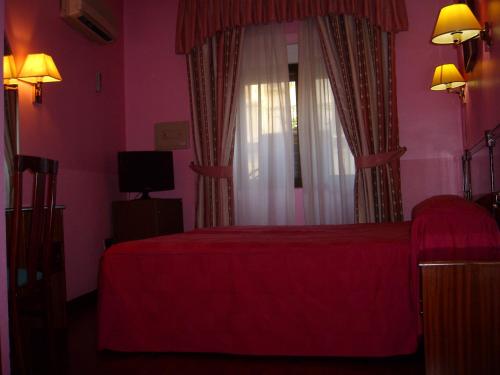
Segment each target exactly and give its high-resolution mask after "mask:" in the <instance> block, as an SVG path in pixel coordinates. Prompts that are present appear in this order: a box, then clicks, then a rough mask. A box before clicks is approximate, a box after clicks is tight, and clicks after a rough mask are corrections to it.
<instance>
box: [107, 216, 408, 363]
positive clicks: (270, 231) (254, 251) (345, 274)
mask: <svg viewBox="0 0 500 375" xmlns="http://www.w3.org/2000/svg"><path fill="white" fill-rule="evenodd" d="M411 259H412V256H411V250H410V224H409V223H400V224H358V225H344V226H317V227H311V226H308V227H250V228H238V227H233V228H223V229H210V230H197V231H193V232H189V233H183V234H178V235H173V236H165V237H157V238H152V239H147V240H142V241H133V242H128V243H121V244H118V245H115V246H113V247H112V248H111V249H109V250H108V251H106V252H105V254H104V256H103V258H102V263H101V273H100V288H99V294H100V306H99V348H100V349H112V350H119V351H162V352H169V351H175V352H223V353H239V354H259V355H319V356H389V355H397V354H405V353H411V352H414V351H415V349H416V346H417V330H418V324H417V323H418V318H417V307H416V301H415V300H414V295H413V293H414V291H412V290H411V284H412V282H411V278H412V277H413V276H414V268H413V267H412V266H411V262H412V260H411ZM412 296H413V297H412Z"/></svg>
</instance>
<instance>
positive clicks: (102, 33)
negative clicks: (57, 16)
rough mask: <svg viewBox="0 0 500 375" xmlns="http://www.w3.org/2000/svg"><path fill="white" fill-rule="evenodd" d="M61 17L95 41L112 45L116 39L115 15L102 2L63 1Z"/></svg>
mask: <svg viewBox="0 0 500 375" xmlns="http://www.w3.org/2000/svg"><path fill="white" fill-rule="evenodd" d="M61 17H62V18H63V19H64V20H65V21H66V22H67V23H68V24H69V25H71V26H72V27H73V28H75V29H76V30H78V31H81V32H82V33H83V34H85V36H87V38H89V39H91V40H93V41H96V42H99V43H111V42H113V41H114V40H115V39H116V35H117V33H116V28H115V22H114V18H113V15H112V14H111V12H110V11H109V9H108V8H107V7H106V6H105V4H103V2H102V0H61Z"/></svg>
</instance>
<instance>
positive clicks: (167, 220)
mask: <svg viewBox="0 0 500 375" xmlns="http://www.w3.org/2000/svg"><path fill="white" fill-rule="evenodd" d="M112 208H113V210H112V212H113V240H114V241H115V242H122V241H130V240H139V239H143V238H148V237H155V236H161V235H164V234H172V233H180V232H183V231H184V226H183V218H182V200H181V199H160V198H151V199H134V200H126V201H116V202H113V205H112Z"/></svg>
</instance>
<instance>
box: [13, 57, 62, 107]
mask: <svg viewBox="0 0 500 375" xmlns="http://www.w3.org/2000/svg"><path fill="white" fill-rule="evenodd" d="M17 78H18V79H19V80H20V81H24V82H28V83H30V84H32V85H33V104H41V103H42V83H46V82H60V81H62V78H61V75H60V74H59V71H58V70H57V67H56V64H55V63H54V60H53V59H52V57H50V56H49V55H46V54H44V53H36V54H29V55H28V57H26V60H25V61H24V64H23V67H22V68H21V71H20V72H19V75H18V76H17Z"/></svg>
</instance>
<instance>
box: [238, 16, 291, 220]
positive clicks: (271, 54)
mask: <svg viewBox="0 0 500 375" xmlns="http://www.w3.org/2000/svg"><path fill="white" fill-rule="evenodd" d="M243 43H244V45H243V54H242V59H241V67H240V82H239V85H240V86H239V87H240V88H239V96H238V94H237V100H238V101H239V103H238V106H237V115H236V139H235V151H234V162H233V178H234V196H235V222H236V224H237V225H277V224H292V223H293V221H294V204H295V202H294V182H293V173H294V170H293V143H292V129H291V125H290V94H289V91H288V90H289V89H288V61H287V51H286V40H285V34H284V31H283V27H282V25H280V24H273V25H266V26H256V27H248V28H246V29H245V37H244V41H243Z"/></svg>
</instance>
